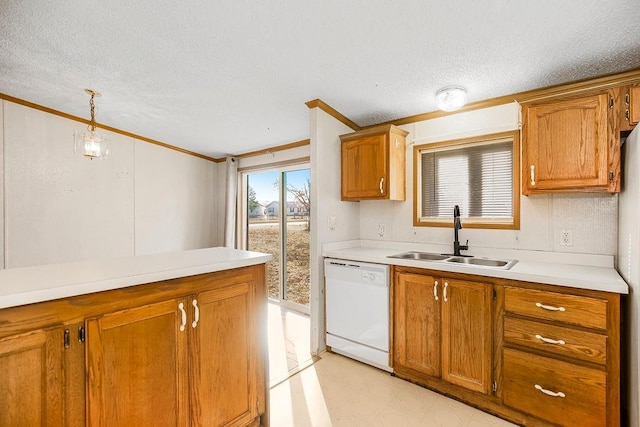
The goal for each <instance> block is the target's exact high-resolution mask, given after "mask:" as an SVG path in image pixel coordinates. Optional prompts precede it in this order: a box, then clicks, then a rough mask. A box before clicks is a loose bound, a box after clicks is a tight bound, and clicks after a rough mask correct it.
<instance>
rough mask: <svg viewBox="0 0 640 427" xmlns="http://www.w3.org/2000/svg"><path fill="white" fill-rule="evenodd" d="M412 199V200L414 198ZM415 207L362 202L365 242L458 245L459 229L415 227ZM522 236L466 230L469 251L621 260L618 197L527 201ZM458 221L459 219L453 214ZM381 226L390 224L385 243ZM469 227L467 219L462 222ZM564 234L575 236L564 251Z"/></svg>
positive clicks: (571, 196)
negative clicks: (456, 233) (485, 249)
mask: <svg viewBox="0 0 640 427" xmlns="http://www.w3.org/2000/svg"><path fill="white" fill-rule="evenodd" d="M409 194H411V193H410V192H409ZM412 206H413V201H412V200H410V199H408V200H407V201H405V202H383V201H366V202H365V201H363V202H360V238H361V239H365V240H388V241H398V242H418V243H435V244H445V245H446V244H451V245H452V244H453V229H452V228H444V227H414V226H413V217H412ZM520 210H521V213H520V230H481V229H470V228H463V229H462V230H460V240H461V241H462V242H464V241H466V240H467V239H469V247H470V249H471V252H473V248H474V247H489V248H505V249H525V250H537V251H554V252H573V253H585V254H597V255H615V254H616V252H617V245H618V238H617V236H618V228H617V217H618V197H617V196H616V195H613V196H612V195H609V194H595V193H594V194H563V195H558V194H556V195H536V196H529V197H521V206H520ZM452 221H453V213H452ZM378 224H385V226H386V234H385V236H384V237H380V236H379V234H378ZM462 225H463V227H464V219H463V221H462ZM560 230H571V232H572V245H571V246H561V245H560Z"/></svg>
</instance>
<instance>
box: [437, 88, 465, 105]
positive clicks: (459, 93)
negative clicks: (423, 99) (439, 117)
mask: <svg viewBox="0 0 640 427" xmlns="http://www.w3.org/2000/svg"><path fill="white" fill-rule="evenodd" d="M436 99H437V100H438V108H439V109H441V110H442V111H455V110H459V109H460V108H462V107H463V106H464V104H466V103H467V90H466V89H465V88H463V87H462V86H447V87H443V88H442V89H440V90H438V91H437V92H436Z"/></svg>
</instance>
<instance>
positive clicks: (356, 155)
mask: <svg viewBox="0 0 640 427" xmlns="http://www.w3.org/2000/svg"><path fill="white" fill-rule="evenodd" d="M387 138H388V137H387V135H386V134H384V135H373V136H369V137H363V138H362V139H356V140H353V141H347V142H343V143H342V199H343V200H349V199H385V198H387V197H388V188H389V174H388V164H389V160H388V155H387Z"/></svg>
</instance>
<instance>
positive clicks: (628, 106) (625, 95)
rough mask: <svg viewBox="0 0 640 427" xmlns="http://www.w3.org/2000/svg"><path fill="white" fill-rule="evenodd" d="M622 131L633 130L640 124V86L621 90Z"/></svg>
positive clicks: (626, 87)
mask: <svg viewBox="0 0 640 427" xmlns="http://www.w3.org/2000/svg"><path fill="white" fill-rule="evenodd" d="M620 91H621V96H620V98H621V104H622V107H621V108H620V113H621V118H620V130H622V131H626V130H632V129H633V128H634V127H635V126H636V125H637V124H638V122H640V85H635V86H625V87H623V88H621V90H620Z"/></svg>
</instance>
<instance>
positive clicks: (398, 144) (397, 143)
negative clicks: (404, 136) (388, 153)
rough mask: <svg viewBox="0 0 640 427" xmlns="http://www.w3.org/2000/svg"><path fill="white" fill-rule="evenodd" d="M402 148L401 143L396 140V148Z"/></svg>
mask: <svg viewBox="0 0 640 427" xmlns="http://www.w3.org/2000/svg"><path fill="white" fill-rule="evenodd" d="M398 147H400V143H399V142H398V138H396V148H398Z"/></svg>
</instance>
